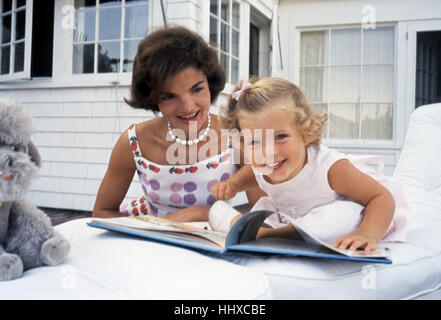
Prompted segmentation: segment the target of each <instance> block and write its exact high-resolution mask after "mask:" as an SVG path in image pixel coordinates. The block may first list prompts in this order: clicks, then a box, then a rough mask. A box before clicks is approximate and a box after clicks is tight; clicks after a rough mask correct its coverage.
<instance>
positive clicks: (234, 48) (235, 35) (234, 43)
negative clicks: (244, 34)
mask: <svg viewBox="0 0 441 320" xmlns="http://www.w3.org/2000/svg"><path fill="white" fill-rule="evenodd" d="M232 32H233V38H232V44H231V46H232V50H231V53H232V54H233V55H234V56H236V57H239V32H237V31H236V30H232Z"/></svg>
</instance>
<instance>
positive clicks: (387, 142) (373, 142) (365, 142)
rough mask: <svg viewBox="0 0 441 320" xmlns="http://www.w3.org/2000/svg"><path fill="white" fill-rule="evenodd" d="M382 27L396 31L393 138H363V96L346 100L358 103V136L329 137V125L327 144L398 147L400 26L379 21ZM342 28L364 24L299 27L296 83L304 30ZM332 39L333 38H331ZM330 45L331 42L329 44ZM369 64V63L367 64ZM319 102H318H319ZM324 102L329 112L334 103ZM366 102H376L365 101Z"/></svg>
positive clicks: (355, 27) (356, 27) (394, 42)
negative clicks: (356, 99) (354, 137)
mask: <svg viewBox="0 0 441 320" xmlns="http://www.w3.org/2000/svg"><path fill="white" fill-rule="evenodd" d="M381 27H391V28H393V32H394V37H393V45H394V55H393V89H392V90H393V92H392V96H393V99H392V101H391V102H390V103H392V111H393V116H392V126H393V127H392V137H391V139H362V138H361V132H362V125H361V122H362V121H361V120H362V119H361V116H362V112H361V111H362V104H363V101H362V100H361V97H360V98H359V99H358V101H357V102H356V101H354V102H345V103H344V104H357V105H358V111H359V112H358V113H359V115H358V121H359V130H358V138H356V139H339V138H328V137H329V126H327V134H326V137H323V141H325V142H326V144H327V145H329V146H332V147H335V146H342V145H344V146H345V147H360V146H365V147H375V148H387V149H390V148H395V147H396V148H398V146H397V142H398V141H397V139H398V136H397V130H398V129H397V121H398V118H399V117H400V116H399V114H398V112H399V110H398V107H397V90H398V88H397V84H398V79H397V67H398V64H399V63H398V48H399V46H398V40H399V39H398V37H399V34H398V27H397V24H396V23H377V24H376V28H381ZM342 29H361V30H363V26H362V25H361V24H348V25H328V26H313V27H302V28H297V30H296V33H295V37H296V39H295V41H294V42H295V45H296V48H295V52H296V59H295V68H294V70H296V72H295V77H294V78H295V83H300V69H301V62H300V59H301V58H300V55H301V34H302V32H309V31H329V30H331V32H332V30H342ZM331 41H332V40H331ZM362 42H363V38H362V36H361V39H360V43H362ZM329 46H330V44H329ZM327 54H330V53H329V52H327ZM367 65H369V64H367ZM326 66H327V67H329V66H332V65H329V61H328V64H327V65H326ZM362 66H366V64H362V61H360V67H362ZM362 76H363V74H362V72H360V78H362ZM361 85H362V83H360V90H361ZM317 103H318V102H317ZM322 103H323V104H326V105H327V111H328V114H329V105H330V104H332V102H330V101H329V100H327V101H324V102H322ZM365 103H375V102H371V101H369V102H365ZM377 103H385V102H384V101H380V102H377Z"/></svg>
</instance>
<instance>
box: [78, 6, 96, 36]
mask: <svg viewBox="0 0 441 320" xmlns="http://www.w3.org/2000/svg"><path fill="white" fill-rule="evenodd" d="M95 16H96V12H95V10H93V11H77V12H76V17H75V30H74V33H73V37H74V38H73V41H74V42H85V41H95Z"/></svg>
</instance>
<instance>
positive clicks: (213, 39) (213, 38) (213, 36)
mask: <svg viewBox="0 0 441 320" xmlns="http://www.w3.org/2000/svg"><path fill="white" fill-rule="evenodd" d="M217 22H218V20H217V19H215V18H213V17H210V45H212V46H213V47H215V48H217V47H218V45H217V39H218V36H217V35H218V32H217Z"/></svg>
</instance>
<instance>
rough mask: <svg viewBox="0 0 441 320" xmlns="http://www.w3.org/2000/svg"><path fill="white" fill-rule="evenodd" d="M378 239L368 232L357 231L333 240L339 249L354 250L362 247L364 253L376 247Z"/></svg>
mask: <svg viewBox="0 0 441 320" xmlns="http://www.w3.org/2000/svg"><path fill="white" fill-rule="evenodd" d="M377 246H378V241H377V240H376V239H375V237H374V236H372V235H371V234H369V233H365V232H362V231H357V232H354V233H350V234H347V235H345V236H342V237H340V238H338V239H337V240H336V241H335V242H334V247H336V248H339V249H348V248H349V250H351V251H355V250H357V249H364V251H365V252H366V253H369V251H373V250H375V249H377Z"/></svg>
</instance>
